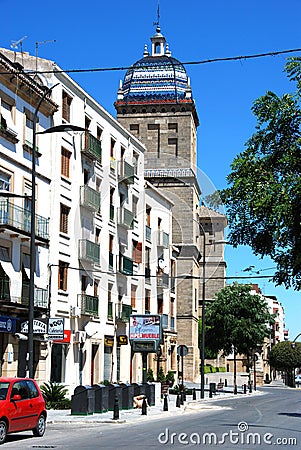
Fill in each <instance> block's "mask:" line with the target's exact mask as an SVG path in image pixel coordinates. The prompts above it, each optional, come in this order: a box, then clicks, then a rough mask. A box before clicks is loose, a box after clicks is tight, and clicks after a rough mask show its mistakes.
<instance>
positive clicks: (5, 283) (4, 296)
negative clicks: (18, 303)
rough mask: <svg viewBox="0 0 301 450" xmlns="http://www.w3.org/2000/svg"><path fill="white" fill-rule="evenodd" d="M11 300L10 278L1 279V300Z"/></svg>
mask: <svg viewBox="0 0 301 450" xmlns="http://www.w3.org/2000/svg"><path fill="white" fill-rule="evenodd" d="M1 300H2V301H3V300H4V301H8V302H9V301H10V280H9V279H8V278H1V279H0V301H1Z"/></svg>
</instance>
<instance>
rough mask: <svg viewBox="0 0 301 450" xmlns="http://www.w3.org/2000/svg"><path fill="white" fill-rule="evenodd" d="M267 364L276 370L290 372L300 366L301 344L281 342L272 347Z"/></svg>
mask: <svg viewBox="0 0 301 450" xmlns="http://www.w3.org/2000/svg"><path fill="white" fill-rule="evenodd" d="M269 363H270V365H271V366H272V367H273V368H274V369H276V370H283V371H290V370H292V369H295V368H296V367H300V366H301V343H300V342H296V343H295V348H292V345H291V342H289V341H283V342H279V343H278V344H276V345H274V346H273V347H272V349H271V352H270V355H269Z"/></svg>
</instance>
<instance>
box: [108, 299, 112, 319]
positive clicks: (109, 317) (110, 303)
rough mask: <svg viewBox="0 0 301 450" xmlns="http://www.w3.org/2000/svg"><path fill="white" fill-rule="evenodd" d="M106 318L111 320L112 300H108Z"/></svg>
mask: <svg viewBox="0 0 301 450" xmlns="http://www.w3.org/2000/svg"><path fill="white" fill-rule="evenodd" d="M108 319H109V320H113V302H108Z"/></svg>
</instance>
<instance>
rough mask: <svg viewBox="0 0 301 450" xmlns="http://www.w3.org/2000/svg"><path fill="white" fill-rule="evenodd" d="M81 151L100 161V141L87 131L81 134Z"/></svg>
mask: <svg viewBox="0 0 301 450" xmlns="http://www.w3.org/2000/svg"><path fill="white" fill-rule="evenodd" d="M81 151H82V153H83V154H84V155H86V156H87V157H88V158H90V159H93V160H96V161H98V162H99V163H101V142H100V141H99V140H98V139H97V138H96V137H94V136H92V134H91V133H89V132H88V131H86V132H85V134H83V136H82V149H81Z"/></svg>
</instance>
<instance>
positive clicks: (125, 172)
mask: <svg viewBox="0 0 301 450" xmlns="http://www.w3.org/2000/svg"><path fill="white" fill-rule="evenodd" d="M134 175H135V170H134V167H133V166H132V165H131V164H129V163H127V162H126V161H119V171H118V179H119V181H123V182H124V183H127V184H134Z"/></svg>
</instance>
